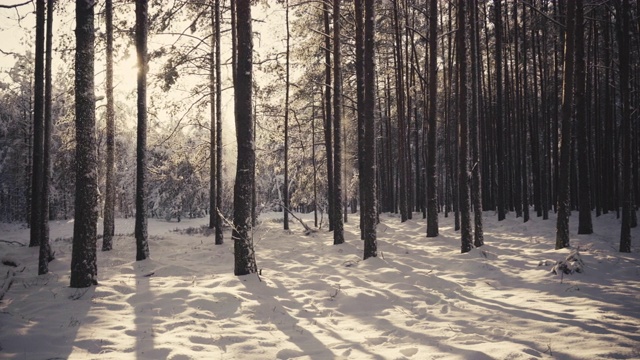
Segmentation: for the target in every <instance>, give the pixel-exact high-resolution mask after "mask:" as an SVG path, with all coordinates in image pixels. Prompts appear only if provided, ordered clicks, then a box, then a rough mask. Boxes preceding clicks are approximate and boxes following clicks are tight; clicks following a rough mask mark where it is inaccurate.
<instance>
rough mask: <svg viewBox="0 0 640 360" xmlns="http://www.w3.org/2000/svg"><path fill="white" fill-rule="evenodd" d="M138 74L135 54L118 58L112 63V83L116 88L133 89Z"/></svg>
mask: <svg viewBox="0 0 640 360" xmlns="http://www.w3.org/2000/svg"><path fill="white" fill-rule="evenodd" d="M137 76H138V63H137V60H136V57H135V56H127V57H124V58H121V59H118V60H117V61H116V62H115V63H114V65H113V77H114V85H115V87H116V88H117V89H119V90H123V91H127V90H128V89H134V88H135V86H136V78H137Z"/></svg>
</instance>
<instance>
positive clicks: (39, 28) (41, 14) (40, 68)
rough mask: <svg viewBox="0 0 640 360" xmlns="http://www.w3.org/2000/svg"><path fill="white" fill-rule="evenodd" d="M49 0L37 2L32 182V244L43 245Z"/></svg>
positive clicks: (30, 243) (30, 244)
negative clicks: (46, 40) (46, 57)
mask: <svg viewBox="0 0 640 360" xmlns="http://www.w3.org/2000/svg"><path fill="white" fill-rule="evenodd" d="M44 32H45V0H37V1H36V49H35V69H34V86H33V87H34V104H33V162H32V164H31V165H32V166H33V170H32V178H31V181H32V184H31V234H30V235H31V236H30V239H29V246H30V247H32V246H40V242H41V236H42V224H43V221H44V219H42V211H41V208H42V206H43V203H42V177H43V165H44V164H43V160H42V158H43V141H44V140H43V138H44V52H45V49H44V41H45V39H44V37H45V34H44Z"/></svg>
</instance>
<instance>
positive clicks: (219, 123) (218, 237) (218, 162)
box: [214, 0, 224, 245]
mask: <svg viewBox="0 0 640 360" xmlns="http://www.w3.org/2000/svg"><path fill="white" fill-rule="evenodd" d="M214 17H215V18H216V29H215V34H216V59H215V62H216V203H215V210H216V211H215V216H216V219H215V225H216V240H215V244H216V245H222V244H223V243H224V237H223V232H222V215H221V214H220V212H221V211H222V210H221V209H222V74H221V68H222V62H221V59H220V48H221V40H220V34H221V33H220V23H221V21H222V20H221V15H220V0H215V14H214Z"/></svg>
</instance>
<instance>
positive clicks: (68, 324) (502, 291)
mask: <svg viewBox="0 0 640 360" xmlns="http://www.w3.org/2000/svg"><path fill="white" fill-rule="evenodd" d="M301 216H302V218H303V219H305V221H306V222H307V223H308V224H312V219H313V214H306V215H301ZM278 220H279V221H278ZM576 220H577V214H576V216H574V217H573V218H572V223H571V225H572V230H575V229H574V228H575V227H576V225H577V224H576V223H574V221H576ZM452 222H453V217H449V218H444V217H441V218H440V219H439V223H440V233H441V235H440V236H439V237H437V238H426V237H425V235H424V232H425V223H424V220H422V219H421V216H420V215H419V214H416V216H414V220H410V221H408V222H406V223H404V224H401V223H400V220H399V219H398V218H397V217H395V216H391V215H388V214H383V215H381V224H380V225H379V226H378V248H379V257H378V258H372V259H369V260H367V261H362V260H361V257H362V249H363V243H362V241H360V240H359V234H358V233H357V231H356V228H357V224H358V217H357V216H354V215H350V217H349V222H348V223H347V224H345V239H346V243H345V244H342V245H338V246H334V245H331V244H332V234H331V233H329V232H326V231H324V230H321V231H319V232H316V233H313V234H311V235H310V236H305V235H303V234H302V233H303V231H304V229H303V228H302V227H301V226H300V224H298V223H297V222H292V223H291V228H292V229H293V230H292V231H291V232H285V231H283V230H282V229H281V227H282V214H273V213H272V214H263V215H262V217H261V225H260V226H259V227H258V228H257V229H256V232H255V247H256V254H257V261H258V267H259V268H260V269H261V275H260V276H258V275H248V276H243V277H236V276H234V275H233V254H232V250H233V246H232V244H231V241H230V238H231V236H230V233H229V231H226V232H225V236H226V237H225V240H226V243H225V244H224V245H218V246H216V245H213V236H209V237H205V236H203V235H200V234H195V235H194V234H191V235H188V234H187V233H186V231H183V232H176V231H174V230H175V229H183V230H186V229H189V228H191V230H193V229H194V228H195V229H198V228H200V226H202V225H204V224H207V219H204V218H203V219H183V221H181V222H180V223H177V222H167V221H164V220H154V219H150V220H149V235H150V244H149V246H150V251H151V259H147V260H144V261H140V262H136V261H134V260H135V238H134V237H133V229H134V219H127V220H125V219H119V220H117V223H116V232H117V233H120V234H122V235H119V236H116V237H115V238H114V250H112V251H111V252H101V251H98V275H99V285H98V286H97V287H91V288H88V289H71V288H69V287H68V285H69V275H70V272H69V264H70V259H71V242H70V237H71V235H72V231H73V222H52V223H51V239H57V240H55V241H54V242H53V244H52V246H53V249H54V250H55V251H56V256H57V259H56V260H54V261H53V262H52V263H50V270H51V273H50V274H48V275H44V276H37V264H38V249H34V248H28V247H26V246H24V247H21V246H17V245H15V244H9V243H0V258H1V259H2V260H13V261H14V262H16V263H17V264H18V266H17V267H11V266H7V265H0V284H3V285H6V281H7V278H6V277H7V276H9V275H13V274H15V275H14V276H13V283H12V286H11V287H10V288H9V290H8V291H7V292H6V294H5V295H4V298H3V299H2V301H0V358H16V359H22V358H26V359H45V358H48V359H51V358H69V359H89V358H91V359H165V358H166V359H292V358H295V359H552V358H559V359H587V358H589V359H609V358H614V359H623V358H625V359H630V358H640V320H639V319H640V306H638V305H639V304H640V285H639V280H640V251H639V246H638V244H637V242H636V243H634V244H633V246H634V248H633V252H632V253H631V254H621V253H619V252H617V246H618V237H619V231H620V230H619V229H620V222H619V220H617V219H616V218H615V215H611V214H608V215H603V216H600V217H598V218H594V229H595V230H596V233H595V234H593V235H576V234H575V232H572V236H571V242H572V249H563V250H558V251H556V250H553V248H554V245H555V223H556V222H555V218H554V217H553V216H551V218H550V219H549V220H546V221H543V220H540V219H538V218H533V219H532V220H531V221H530V222H528V223H526V224H525V223H522V219H515V218H513V215H511V216H510V217H507V219H506V220H504V221H502V222H497V221H496V219H495V216H493V214H492V213H489V212H487V213H486V216H485V242H486V244H487V245H485V246H483V247H481V248H478V249H473V250H472V251H471V252H470V253H467V254H460V253H459V248H460V240H459V233H456V232H454V231H453V229H452ZM100 224H102V222H101V221H100ZM99 231H100V232H101V229H100V230H99ZM638 232H639V230H638V229H633V230H632V234H633V237H634V239H638ZM0 234H1V235H0V239H2V240H7V241H19V242H21V243H23V244H27V243H28V236H29V235H28V234H29V231H28V229H26V228H24V227H21V226H20V225H16V224H0ZM100 245H101V244H98V249H99V248H100ZM578 250H579V256H580V259H581V260H582V262H583V267H582V270H583V271H582V272H581V273H573V274H564V273H562V272H561V273H560V274H558V275H554V274H553V273H552V272H551V269H552V267H553V265H555V264H556V263H557V262H558V261H562V260H565V259H567V257H568V256H569V255H570V254H572V253H573V252H576V251H578ZM0 289H1V287H0Z"/></svg>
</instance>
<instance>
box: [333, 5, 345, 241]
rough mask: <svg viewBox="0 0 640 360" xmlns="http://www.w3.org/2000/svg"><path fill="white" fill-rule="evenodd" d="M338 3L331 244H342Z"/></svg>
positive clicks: (337, 13)
mask: <svg viewBox="0 0 640 360" xmlns="http://www.w3.org/2000/svg"><path fill="white" fill-rule="evenodd" d="M340 2H341V0H333V141H334V142H333V149H334V152H333V169H334V170H333V175H334V180H333V197H334V198H333V199H334V200H333V205H334V206H333V211H334V213H333V222H334V226H333V244H334V245H336V244H342V243H344V223H343V219H342V179H341V177H342V68H341V56H340V55H341V54H340V43H341V41H340V23H341V19H340Z"/></svg>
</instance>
